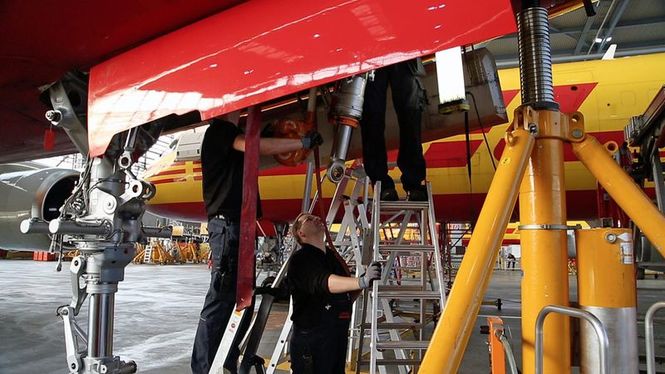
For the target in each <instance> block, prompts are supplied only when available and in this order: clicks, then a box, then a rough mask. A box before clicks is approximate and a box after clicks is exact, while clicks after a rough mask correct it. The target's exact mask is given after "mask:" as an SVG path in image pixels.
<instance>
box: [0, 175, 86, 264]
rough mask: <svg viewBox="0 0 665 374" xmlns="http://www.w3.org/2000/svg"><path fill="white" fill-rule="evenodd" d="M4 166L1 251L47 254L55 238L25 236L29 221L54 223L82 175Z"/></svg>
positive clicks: (0, 184) (0, 196) (0, 200)
mask: <svg viewBox="0 0 665 374" xmlns="http://www.w3.org/2000/svg"><path fill="white" fill-rule="evenodd" d="M8 169H9V165H0V171H3V172H4V171H7V172H4V173H3V174H0V249H5V250H14V251H45V250H48V248H49V245H50V243H51V239H50V238H49V236H48V235H46V234H30V235H25V234H22V233H21V231H20V229H19V227H20V223H21V221H23V220H25V219H31V218H38V219H40V220H44V221H47V222H48V221H51V220H52V219H55V218H57V217H58V216H59V214H60V211H59V209H60V207H61V206H62V204H63V203H64V201H65V200H66V199H67V198H68V197H69V196H70V195H71V193H72V190H73V189H74V186H75V184H76V181H77V180H78V178H79V173H78V172H77V171H75V170H69V169H55V168H49V169H37V168H34V167H31V166H25V167H24V166H21V165H17V164H13V165H11V169H10V170H8Z"/></svg>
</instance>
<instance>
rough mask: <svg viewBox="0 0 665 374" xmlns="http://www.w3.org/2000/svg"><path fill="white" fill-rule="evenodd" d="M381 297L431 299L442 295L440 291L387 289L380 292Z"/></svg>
mask: <svg viewBox="0 0 665 374" xmlns="http://www.w3.org/2000/svg"><path fill="white" fill-rule="evenodd" d="M379 297H382V298H385V299H431V300H436V299H439V298H440V297H441V293H439V292H438V291H385V292H379Z"/></svg>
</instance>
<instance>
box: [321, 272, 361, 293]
mask: <svg viewBox="0 0 665 374" xmlns="http://www.w3.org/2000/svg"><path fill="white" fill-rule="evenodd" d="M359 289H360V282H359V280H358V278H354V277H343V276H341V275H335V274H330V276H329V277H328V291H330V293H344V292H349V291H357V290H359Z"/></svg>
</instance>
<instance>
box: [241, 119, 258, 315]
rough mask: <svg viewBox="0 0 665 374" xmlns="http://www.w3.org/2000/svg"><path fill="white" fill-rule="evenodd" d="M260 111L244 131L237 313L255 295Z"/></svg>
mask: <svg viewBox="0 0 665 374" xmlns="http://www.w3.org/2000/svg"><path fill="white" fill-rule="evenodd" d="M260 130H261V108H259V107H251V108H250V109H249V115H248V116H247V128H246V130H245V139H246V142H245V157H244V168H243V175H242V182H243V189H242V212H241V215H240V248H239V249H238V277H237V282H238V283H237V285H236V289H237V293H236V310H243V309H245V308H247V307H249V306H250V305H252V296H253V294H254V292H253V290H254V269H255V267H256V256H254V241H255V239H256V199H257V197H258V189H259V132H260Z"/></svg>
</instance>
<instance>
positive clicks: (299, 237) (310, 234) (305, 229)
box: [291, 213, 324, 245]
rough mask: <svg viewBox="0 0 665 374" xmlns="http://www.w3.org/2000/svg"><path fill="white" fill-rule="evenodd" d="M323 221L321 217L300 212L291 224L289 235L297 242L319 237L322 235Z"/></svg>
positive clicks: (300, 242)
mask: <svg viewBox="0 0 665 374" xmlns="http://www.w3.org/2000/svg"><path fill="white" fill-rule="evenodd" d="M323 230H324V228H323V222H321V218H319V217H317V216H315V215H313V214H309V213H300V214H299V215H298V217H296V220H295V221H293V225H292V226H291V235H293V237H294V238H295V239H296V241H297V242H298V244H300V245H302V244H303V243H309V242H311V241H312V240H313V239H320V238H321V237H322V235H323Z"/></svg>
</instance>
